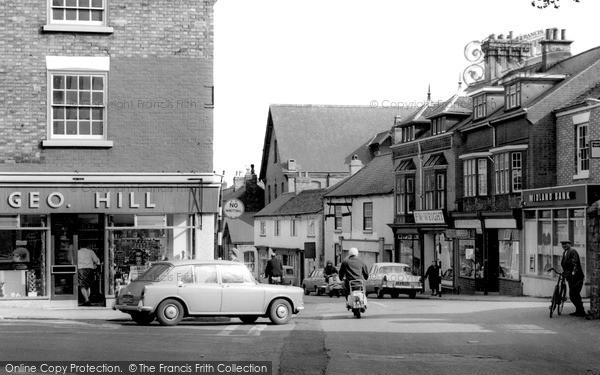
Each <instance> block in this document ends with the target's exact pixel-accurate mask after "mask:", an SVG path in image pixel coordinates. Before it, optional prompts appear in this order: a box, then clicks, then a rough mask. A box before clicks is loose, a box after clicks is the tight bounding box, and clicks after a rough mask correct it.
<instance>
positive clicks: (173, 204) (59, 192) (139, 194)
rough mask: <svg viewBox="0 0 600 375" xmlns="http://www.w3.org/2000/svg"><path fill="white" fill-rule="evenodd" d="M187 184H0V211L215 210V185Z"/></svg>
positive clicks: (117, 211)
mask: <svg viewBox="0 0 600 375" xmlns="http://www.w3.org/2000/svg"><path fill="white" fill-rule="evenodd" d="M198 190H199V189H198V188H197V187H189V186H160V187H157V186H141V185H139V186H138V185H135V186H131V185H128V186H95V187H91V186H84V185H71V186H54V187H38V186H22V187H21V186H19V187H12V186H11V187H0V213H2V214H9V215H10V214H15V215H16V214H48V213H96V212H97V213H115V214H116V213H129V214H131V213H137V214H144V213H146V214H149V213H186V212H189V213H191V212H206V213H208V212H213V213H214V212H216V210H217V202H218V198H217V197H218V190H217V188H203V189H202V193H201V194H200V193H199V192H198Z"/></svg>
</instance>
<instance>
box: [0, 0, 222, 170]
mask: <svg viewBox="0 0 600 375" xmlns="http://www.w3.org/2000/svg"><path fill="white" fill-rule="evenodd" d="M41 3H44V2H40V1H39V0H24V1H20V2H2V3H0V12H1V13H2V14H3V19H4V21H3V22H2V23H0V33H1V34H2V35H3V37H2V40H1V41H0V45H1V46H2V51H3V56H2V58H1V64H0V79H1V82H2V85H1V86H0V130H1V131H2V134H3V137H2V138H1V139H0V171H4V172H12V171H32V172H34V171H74V170H77V171H80V172H81V171H89V172H94V171H99V172H100V171H116V172H120V171H123V172H124V171H132V172H134V171H135V172H161V171H165V172H176V171H182V172H190V171H195V172H212V163H213V160H212V142H213V138H212V137H213V135H212V134H213V118H212V105H211V102H212V92H211V87H212V85H213V75H212V65H213V9H212V6H213V3H214V1H212V0H210V1H203V2H196V3H197V6H195V7H191V6H190V2H189V1H182V0H153V1H140V0H137V1H128V2H126V3H123V2H117V1H109V10H108V20H109V21H108V26H111V27H113V28H114V32H113V33H112V34H93V33H71V32H69V33H66V32H44V31H43V30H42V27H43V26H44V25H45V24H46V7H45V6H44V5H43V4H41ZM46 56H110V59H111V66H110V72H109V79H108V93H107V94H108V98H107V100H106V101H107V103H108V121H107V124H108V125H107V135H108V140H111V141H113V142H114V146H113V147H112V148H104V149H97V148H43V147H42V146H41V143H42V141H43V140H45V139H46V138H47V114H46V113H47V85H48V84H47V80H48V78H47V71H46V62H45V58H46Z"/></svg>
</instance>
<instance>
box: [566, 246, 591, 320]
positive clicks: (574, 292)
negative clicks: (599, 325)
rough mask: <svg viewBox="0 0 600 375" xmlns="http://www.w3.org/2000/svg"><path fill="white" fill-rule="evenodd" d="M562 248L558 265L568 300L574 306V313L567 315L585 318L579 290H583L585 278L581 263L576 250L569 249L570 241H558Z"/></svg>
mask: <svg viewBox="0 0 600 375" xmlns="http://www.w3.org/2000/svg"><path fill="white" fill-rule="evenodd" d="M560 243H561V244H562V247H563V250H564V252H563V257H562V260H561V262H560V265H561V267H562V269H563V275H564V276H565V279H567V282H568V283H569V298H570V299H571V302H572V303H573V305H575V312H574V313H571V314H569V315H572V316H586V313H585V309H584V308H583V301H582V300H581V294H580V293H581V288H583V280H584V279H585V276H584V274H583V270H582V269H581V262H580V260H579V254H578V253H577V250H575V249H573V248H572V247H571V241H570V240H565V241H560Z"/></svg>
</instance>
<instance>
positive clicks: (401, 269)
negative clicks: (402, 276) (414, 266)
mask: <svg viewBox="0 0 600 375" xmlns="http://www.w3.org/2000/svg"><path fill="white" fill-rule="evenodd" d="M379 273H410V267H405V266H383V267H380V268H379Z"/></svg>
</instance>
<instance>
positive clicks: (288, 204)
mask: <svg viewBox="0 0 600 375" xmlns="http://www.w3.org/2000/svg"><path fill="white" fill-rule="evenodd" d="M325 191H326V190H325V189H311V190H303V191H301V192H300V193H298V194H297V195H296V194H295V193H284V194H283V195H282V196H279V197H278V198H277V199H275V200H274V201H273V202H271V204H269V205H268V206H267V207H265V208H264V209H263V210H261V211H260V212H258V213H257V214H255V215H254V217H261V216H286V215H303V214H314V213H318V212H321V211H322V210H323V202H322V199H323V194H324V193H325ZM280 198H281V199H280ZM278 200H280V202H278ZM271 206H272V207H271Z"/></svg>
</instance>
